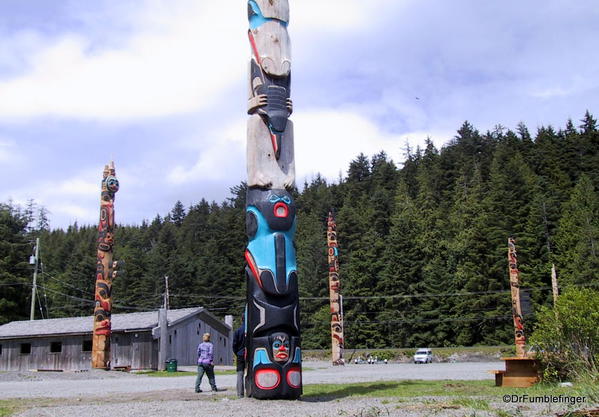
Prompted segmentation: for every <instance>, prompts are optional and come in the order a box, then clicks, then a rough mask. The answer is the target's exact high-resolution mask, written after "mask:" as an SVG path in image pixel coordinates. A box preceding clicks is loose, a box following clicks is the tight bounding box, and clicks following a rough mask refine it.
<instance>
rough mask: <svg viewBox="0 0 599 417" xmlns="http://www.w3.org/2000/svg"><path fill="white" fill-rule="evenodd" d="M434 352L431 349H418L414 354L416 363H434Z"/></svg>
mask: <svg viewBox="0 0 599 417" xmlns="http://www.w3.org/2000/svg"><path fill="white" fill-rule="evenodd" d="M432 361H433V352H431V350H430V349H428V348H426V349H418V350H416V353H415V354H414V363H432Z"/></svg>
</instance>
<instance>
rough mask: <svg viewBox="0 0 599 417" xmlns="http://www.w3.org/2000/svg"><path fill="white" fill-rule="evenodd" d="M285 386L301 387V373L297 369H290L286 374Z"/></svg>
mask: <svg viewBox="0 0 599 417" xmlns="http://www.w3.org/2000/svg"><path fill="white" fill-rule="evenodd" d="M287 384H288V385H289V386H290V387H292V388H299V387H300V386H301V385H302V372H301V371H300V369H299V368H291V369H290V370H289V372H287Z"/></svg>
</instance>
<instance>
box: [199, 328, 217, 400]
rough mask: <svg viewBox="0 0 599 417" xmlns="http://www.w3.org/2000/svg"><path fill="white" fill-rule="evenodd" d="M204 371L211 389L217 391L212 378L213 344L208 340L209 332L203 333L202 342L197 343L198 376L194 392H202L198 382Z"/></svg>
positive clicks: (200, 380) (200, 381)
mask: <svg viewBox="0 0 599 417" xmlns="http://www.w3.org/2000/svg"><path fill="white" fill-rule="evenodd" d="M204 373H206V375H207V376H208V382H209V383H210V388H212V391H218V390H217V388H216V382H215V380H214V345H213V344H212V342H210V333H204V335H203V336H202V343H200V344H199V345H198V377H197V378H196V387H195V388H196V392H202V390H201V389H200V384H201V383H202V378H203V377H204Z"/></svg>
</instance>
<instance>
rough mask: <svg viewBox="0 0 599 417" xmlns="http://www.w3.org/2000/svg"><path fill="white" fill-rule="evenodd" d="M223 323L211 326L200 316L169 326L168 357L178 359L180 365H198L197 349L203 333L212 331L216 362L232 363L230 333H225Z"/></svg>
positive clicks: (218, 363)
mask: <svg viewBox="0 0 599 417" xmlns="http://www.w3.org/2000/svg"><path fill="white" fill-rule="evenodd" d="M223 329H224V326H223V325H215V326H211V325H210V324H208V323H207V322H206V321H203V320H200V318H199V317H198V316H195V317H190V318H188V319H187V320H184V321H182V322H180V323H177V324H175V325H174V326H171V327H169V344H168V346H169V352H168V355H167V358H168V359H176V360H177V363H178V364H179V365H196V364H197V360H198V357H197V349H198V345H199V344H200V343H201V342H202V335H203V334H204V333H210V335H211V342H212V343H213V344H214V364H215V365H232V364H233V357H232V351H231V344H230V343H231V341H230V340H229V335H228V334H227V333H228V332H227V333H223Z"/></svg>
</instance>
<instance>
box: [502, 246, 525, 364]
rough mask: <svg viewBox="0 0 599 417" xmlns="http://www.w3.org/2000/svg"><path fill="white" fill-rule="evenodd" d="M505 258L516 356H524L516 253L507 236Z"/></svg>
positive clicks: (522, 322) (522, 321) (522, 320)
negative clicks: (508, 278)
mask: <svg viewBox="0 0 599 417" xmlns="http://www.w3.org/2000/svg"><path fill="white" fill-rule="evenodd" d="M507 246H508V251H507V259H508V264H509V268H510V288H511V293H512V315H513V317H514V339H515V342H516V356H518V357H519V358H523V357H524V356H526V351H525V345H526V337H525V335H524V319H523V317H522V306H521V305H520V271H518V255H517V254H516V241H515V240H514V239H513V238H511V237H510V238H509V239H508V241H507Z"/></svg>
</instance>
